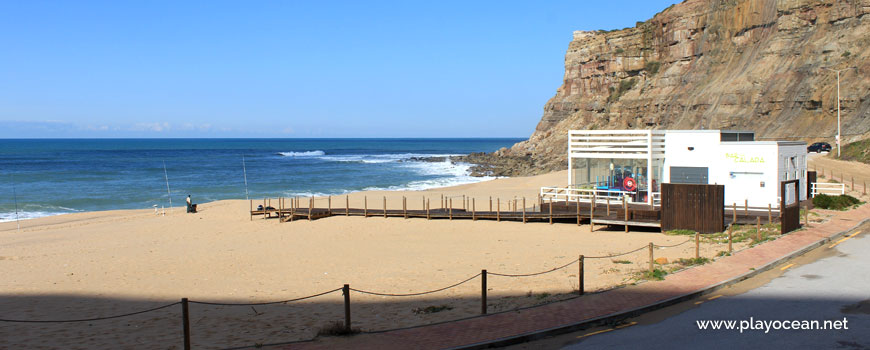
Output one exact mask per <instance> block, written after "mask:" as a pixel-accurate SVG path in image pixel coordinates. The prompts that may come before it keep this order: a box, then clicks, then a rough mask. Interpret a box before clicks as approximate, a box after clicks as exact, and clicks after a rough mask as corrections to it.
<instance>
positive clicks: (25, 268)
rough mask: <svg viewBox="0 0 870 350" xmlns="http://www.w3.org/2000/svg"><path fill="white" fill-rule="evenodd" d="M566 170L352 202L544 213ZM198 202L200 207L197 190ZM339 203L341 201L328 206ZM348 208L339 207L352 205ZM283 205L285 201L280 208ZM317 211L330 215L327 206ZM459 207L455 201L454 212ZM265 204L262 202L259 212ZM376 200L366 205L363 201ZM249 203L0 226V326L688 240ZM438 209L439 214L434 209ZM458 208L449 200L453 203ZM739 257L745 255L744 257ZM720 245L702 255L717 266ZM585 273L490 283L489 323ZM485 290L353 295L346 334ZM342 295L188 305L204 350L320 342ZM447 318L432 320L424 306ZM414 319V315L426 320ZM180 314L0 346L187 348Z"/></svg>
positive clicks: (12, 335) (597, 266)
mask: <svg viewBox="0 0 870 350" xmlns="http://www.w3.org/2000/svg"><path fill="white" fill-rule="evenodd" d="M566 182H567V174H566V172H564V171H562V172H556V173H551V174H546V175H540V176H534V177H518V178H503V179H496V180H491V181H486V182H481V183H475V184H470V185H462V186H456V187H449V188H440V189H434V190H428V191H415V192H359V193H353V194H351V195H350V197H349V198H350V201H351V206H357V207H361V206H362V201H363V198H364V196H365V197H367V198H369V200H370V201H372V200H374V199H377V200H376V203H378V204H379V205H382V198H383V196H386V197H387V202H388V206H389V207H390V208H401V198H402V196H405V197H407V198H408V205H409V208H411V209H413V208H421V207H422V202H423V198H424V197H426V198H431V200H432V201H433V202H434V201H438V200H440V196H441V195H442V194H443V195H445V196H448V197H450V196H457V197H454V198H461V196H462V195H466V196H469V197H473V198H476V200H477V201H478V202H477V203H478V205H482V203H486V201H488V199H489V197H490V196H492V197H493V198H494V199H495V198H501V199H503V201H502V205H503V207H504V208H506V207H507V205H506V204H505V203H504V202H505V201H506V200H507V199H508V198H510V199H513V198H514V197H516V198H522V197H526V198H527V199H528V201H529V206H531V203H533V202H535V201H536V199H535V198H536V195H537V192H538V189H539V188H540V186H560V185H565V184H566ZM193 195H194V200H195V198H196V194H193ZM334 198H335V197H334ZM341 198H342V204H343V197H341ZM272 201H273V203H272V204H273V205H276V204H277V202H276V200H274V199H273V200H272ZM318 201H324V202H323V203H321V204H318V205H319V206H325V199H318ZM456 201H457V202H458V201H459V200H458V199H457V200H456ZM258 202H262V199H259V200H258V201H257V202H255V205H256V203H258ZM370 203H371V202H370ZM249 205H250V204H249V202H248V201H245V200H228V201H219V202H213V203H205V204H201V205H200V206H199V210H200V212H199V213H197V214H185V213H184V208H174V209H173V210H172V211H171V212H168V213H167V214H166V216H162V215H155V213H154V211H153V210H150V209H148V210H126V211H106V212H91V213H77V214H69V215H61V216H54V217H46V218H40V219H34V220H28V221H22V222H21V225H22V228H21V230H20V231H16V224H15V223H14V222H6V223H2V224H0V239H2V241H3V242H4V243H3V245H2V247H0V264H2V268H3V275H4V279H3V282H2V283H3V292H2V294H3V297H2V298H0V308H2V310H3V317H2V318H4V319H25V320H58V319H60V320H64V319H81V318H92V317H101V316H110V315H116V314H123V313H128V312H135V311H139V310H144V309H148V308H152V307H157V306H161V305H165V304H168V303H173V302H177V301H179V300H180V299H181V298H183V297H186V298H190V300H194V301H206V302H222V303H259V302H270V301H278V300H287V299H293V298H298V297H304V296H308V295H313V294H317V293H321V292H325V291H330V290H334V289H337V288H341V287H342V285H343V284H345V283H347V284H350V286H351V287H352V288H355V289H359V290H365V291H373V292H382V293H397V294H401V293H415V292H421V291H427V290H433V289H438V288H442V287H445V286H449V285H451V284H454V283H457V282H460V281H462V280H465V279H467V278H469V277H471V276H474V275H476V274H478V273H480V271H481V269H487V270H488V271H490V272H497V273H504V274H523V273H531V272H540V271H545V270H549V269H552V268H554V267H557V266H561V265H564V264H567V263H569V262H571V261H573V260H574V259H577V257H578V256H579V255H580V254H584V255H586V256H600V255H609V254H614V253H621V252H626V251H629V250H633V249H636V248H639V247H643V246H645V245H647V244H648V243H649V242H654V243H655V244H658V245H673V244H677V243H681V242H684V241H686V240H687V238H688V237H687V236H670V235H664V234H662V233H658V232H629V233H624V232H622V227H621V226H620V227H615V228H613V229H608V228H606V227H596V230H595V231H594V232H590V230H589V226H588V225H583V226H577V225H575V224H554V225H550V224H547V223H527V224H523V223H520V222H495V221H477V222H472V221H462V220H454V221H448V220H432V221H427V220H425V219H407V220H406V219H402V218H388V219H384V218H379V217H369V218H361V217H330V218H325V219H320V220H315V221H311V222H308V221H295V222H292V223H279V222H278V221H277V220H275V219H272V220H263V219H262V217H254V220H253V221H251V219H250V217H249V215H248V208H249ZM432 205H433V206H434V203H433V204H432ZM459 205H460V204H458V203H454V206H457V207H458V206H459ZM739 247H740V246H738V248H739ZM725 249H727V244H712V243H704V244H702V247H701V255H702V256H707V257H712V256H714V255H715V254H716V253H717V252H719V251H722V250H725ZM647 254H648V253H647V251H646V250H645V249H644V250H641V251H639V252H637V253H633V254H628V255H626V256H622V257H619V258H615V259H589V260H587V261H586V268H585V276H586V279H585V281H586V282H585V288H586V290H587V291H594V290H600V289H604V288H611V287H614V286H618V285H620V284H624V283H630V282H633V281H634V278H633V276H634V274H635V273H636V272H637V271H640V270H642V269H644V268H645V267H646V263H647V258H648V255H647ZM655 254H656V257H666V258H668V259H670V260H671V261H673V260H674V259H676V258H681V257H682V258H688V257H692V256H693V255H694V245H693V244H684V245H682V246H679V247H675V248H663V249H656V253H655ZM577 284H578V283H577V265H576V264H574V265H571V266H569V267H567V268H565V269H561V270H558V271H556V272H553V273H548V274H544V275H539V276H534V277H523V278H510V277H500V276H490V277H489V281H488V288H489V291H488V293H489V311H490V313H492V312H499V311H506V310H513V309H515V308H518V307H526V306H533V305H536V304H540V303H546V302H551V301H555V300H559V299H564V298H567V297H571V295H572V294H571V293H572V292H573V291H574V290H576V288H577ZM479 297H480V280H479V279H474V280H472V281H469V282H468V283H465V284H463V285H460V286H458V287H456V288H452V289H449V290H445V291H443V292H438V293H433V294H428V295H423V296H413V297H386V296H373V295H365V294H361V293H356V292H353V293H352V295H351V299H352V305H353V307H352V315H353V324H354V326H355V327H359V328H361V329H362V330H364V331H377V330H385V329H393V328H399V327H409V326H416V325H423V324H429V323H434V322H442V321H447V320H453V319H459V318H465V317H473V316H476V315H478V314H479V312H480V311H479V310H480V301H479ZM342 298H343V297H342V295H341V292H340V291H338V292H333V293H330V294H327V295H324V296H320V297H317V298H312V299H307V300H304V301H299V302H293V303H287V304H275V305H262V306H253V307H252V306H213V305H201V304H191V306H190V314H191V316H190V318H191V333H192V341H193V344H195V345H196V348H228V347H239V346H254V345H256V344H270V343H280V342H289V341H296V340H304V339H311V338H313V337H315V335H316V333H317V331H318V329H320V328H322V327H323V326H325V325H327V324H328V323H329V322H333V321H339V320H343V315H344V314H343V304H342V302H343V299H342ZM430 306H432V307H442V306H446V308H445V310H443V311H440V312H434V313H421V312H415V309H425V308H426V307H430ZM418 311H419V310H418ZM181 334H182V327H181V306H179V305H174V306H171V307H168V308H165V309H161V310H158V311H154V312H151V313H145V314H140V315H135V316H130V317H125V318H118V319H111V320H103V321H91V322H81V323H60V324H57V323H2V324H0V337H2V338H3V339H4V340H5V342H6V344H12V346H13V347H20V346H26V347H29V348H34V349H51V348H59V347H63V348H94V347H101V348H102V347H111V348H137V349H141V348H150V349H175V348H181V345H182V342H181V339H182V338H181Z"/></svg>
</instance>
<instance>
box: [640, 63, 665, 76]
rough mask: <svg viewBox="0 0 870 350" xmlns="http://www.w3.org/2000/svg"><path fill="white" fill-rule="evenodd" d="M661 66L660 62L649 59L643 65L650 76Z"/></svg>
mask: <svg viewBox="0 0 870 350" xmlns="http://www.w3.org/2000/svg"><path fill="white" fill-rule="evenodd" d="M661 66H662V64H661V62H659V61H649V62H647V63H646V64H645V65H644V68H645V69H646V71H647V73H649V75H650V76H653V75H656V73H658V72H659V68H660V67H661Z"/></svg>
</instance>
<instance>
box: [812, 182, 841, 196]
mask: <svg viewBox="0 0 870 350" xmlns="http://www.w3.org/2000/svg"><path fill="white" fill-rule="evenodd" d="M812 193H813V196H815V195H817V194H827V195H844V194H846V185H845V184H838V183H827V182H813V183H812Z"/></svg>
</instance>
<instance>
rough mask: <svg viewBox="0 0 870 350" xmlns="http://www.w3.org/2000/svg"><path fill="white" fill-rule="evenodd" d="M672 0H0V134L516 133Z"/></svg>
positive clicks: (522, 131) (532, 124) (532, 123)
mask: <svg viewBox="0 0 870 350" xmlns="http://www.w3.org/2000/svg"><path fill="white" fill-rule="evenodd" d="M674 2H675V1H600V2H597V1H596V2H591V1H551V2H545V3H538V2H535V3H533V2H531V1H487V2H483V1H479V2H466V1H426V2H417V1H402V2H359V1H354V2H341V1H310V2H294V1H275V2H267V1H247V2H242V1H233V2H230V1H225V2H224V1H203V2H193V1H105V2H97V1H91V2H84V1H5V2H2V3H0V44H2V50H0V81H2V83H0V137H2V138H15V137H526V136H528V135H530V134H531V132H532V131H533V130H534V127H535V125H536V124H537V122H538V120H539V119H540V117H541V114H542V111H543V106H544V103H546V101H547V100H548V99H549V98H550V97H552V96H553V95H554V94H555V92H556V88H557V87H558V86H559V85H560V84H561V81H562V76H563V74H564V54H565V50H566V49H567V47H568V43H569V42H570V40H571V35H572V32H573V31H574V30H597V29H616V28H624V27H630V26H634V24H635V22H636V21H643V20H647V19H649V18H650V17H651V16H652V15H654V14H655V13H657V12H660V11H661V10H663V9H664V8H666V7H667V6H669V5H670V4H672V3H674Z"/></svg>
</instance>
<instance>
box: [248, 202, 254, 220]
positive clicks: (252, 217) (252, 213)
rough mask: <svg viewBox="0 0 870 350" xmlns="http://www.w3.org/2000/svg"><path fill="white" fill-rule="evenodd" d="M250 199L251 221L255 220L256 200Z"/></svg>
mask: <svg viewBox="0 0 870 350" xmlns="http://www.w3.org/2000/svg"><path fill="white" fill-rule="evenodd" d="M248 201H249V202H250V204H251V221H254V200H253V199H249V200H248Z"/></svg>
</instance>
